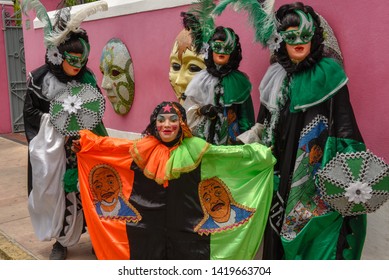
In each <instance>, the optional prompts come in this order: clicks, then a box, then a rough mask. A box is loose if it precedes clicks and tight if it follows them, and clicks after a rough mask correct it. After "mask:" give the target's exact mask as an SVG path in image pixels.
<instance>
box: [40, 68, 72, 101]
mask: <svg viewBox="0 0 389 280" xmlns="http://www.w3.org/2000/svg"><path fill="white" fill-rule="evenodd" d="M65 88H66V84H65V83H61V82H60V81H59V80H58V79H57V77H55V76H54V75H53V74H52V73H50V72H48V73H47V74H46V75H45V77H44V78H43V82H42V95H43V96H44V97H45V98H47V100H52V99H54V97H56V96H57V94H58V93H60V92H61V91H62V90H64V89H65Z"/></svg>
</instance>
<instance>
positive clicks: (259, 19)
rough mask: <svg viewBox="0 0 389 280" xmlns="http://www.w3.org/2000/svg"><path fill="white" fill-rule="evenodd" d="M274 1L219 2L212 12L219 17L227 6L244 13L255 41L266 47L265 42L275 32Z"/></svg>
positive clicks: (230, 0)
mask: <svg viewBox="0 0 389 280" xmlns="http://www.w3.org/2000/svg"><path fill="white" fill-rule="evenodd" d="M274 4H275V0H265V1H261V2H259V1H258V0H221V1H220V2H219V4H218V5H217V6H216V7H215V9H214V10H213V12H212V13H213V14H214V15H217V16H220V15H221V14H222V13H223V11H224V10H225V9H226V8H227V6H228V5H231V6H232V8H233V9H234V10H235V11H237V12H241V11H246V12H247V14H248V17H249V22H250V24H251V25H252V27H253V28H254V31H255V41H257V42H260V43H261V44H262V45H263V46H267V42H268V41H269V39H270V38H271V36H272V35H273V33H274V32H275V31H276V19H275V14H274Z"/></svg>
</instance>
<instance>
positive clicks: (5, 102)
mask: <svg viewBox="0 0 389 280" xmlns="http://www.w3.org/2000/svg"><path fill="white" fill-rule="evenodd" d="M5 7H6V9H7V11H9V12H10V13H12V11H13V7H12V6H5ZM0 9H1V7H0ZM0 27H1V31H2V32H1V35H0V134H2V133H10V132H12V126H11V111H10V105H9V92H8V74H7V55H6V52H5V38H4V36H5V34H4V26H3V19H2V15H1V11H0Z"/></svg>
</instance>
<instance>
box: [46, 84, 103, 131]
mask: <svg viewBox="0 0 389 280" xmlns="http://www.w3.org/2000/svg"><path fill="white" fill-rule="evenodd" d="M104 111H105V101H104V97H103V95H102V94H101V92H99V90H98V89H97V88H95V87H92V86H91V85H90V84H80V83H78V84H68V85H67V86H66V87H65V88H64V89H63V90H62V91H61V92H60V93H59V94H58V95H57V96H56V97H55V98H54V99H53V100H52V101H51V102H50V120H51V123H52V124H53V125H54V127H55V128H56V129H57V130H58V131H59V132H60V133H61V134H62V135H65V136H76V135H78V132H79V131H80V130H81V129H89V130H92V129H93V128H95V127H96V126H97V124H98V123H99V122H100V121H101V119H102V117H103V115H104Z"/></svg>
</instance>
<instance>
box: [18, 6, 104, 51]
mask: <svg viewBox="0 0 389 280" xmlns="http://www.w3.org/2000/svg"><path fill="white" fill-rule="evenodd" d="M30 10H35V12H36V16H37V18H38V19H39V20H40V21H41V22H42V23H43V25H44V28H43V31H44V43H45V46H46V47H47V48H49V47H51V46H55V47H57V46H59V45H60V44H62V43H63V42H65V41H66V40H67V39H68V35H69V33H70V32H75V33H77V32H81V30H82V29H80V25H81V23H82V22H83V21H84V20H85V19H86V18H87V17H88V16H91V15H93V14H95V13H97V12H99V11H106V10H108V4H107V2H105V1H96V2H93V3H91V4H89V5H88V6H86V7H85V8H84V9H82V10H80V11H78V12H77V13H75V14H74V15H73V16H70V9H62V10H60V11H59V12H57V14H56V18H57V22H58V23H59V24H57V25H56V28H53V26H52V24H51V20H50V17H49V16H48V14H47V11H46V8H45V7H44V6H43V4H42V3H41V2H40V1H39V0H23V3H22V11H23V13H24V14H25V15H27V12H28V11H30Z"/></svg>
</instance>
